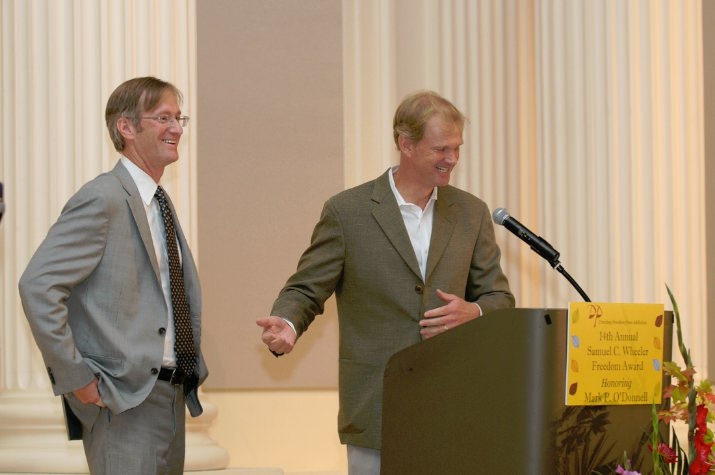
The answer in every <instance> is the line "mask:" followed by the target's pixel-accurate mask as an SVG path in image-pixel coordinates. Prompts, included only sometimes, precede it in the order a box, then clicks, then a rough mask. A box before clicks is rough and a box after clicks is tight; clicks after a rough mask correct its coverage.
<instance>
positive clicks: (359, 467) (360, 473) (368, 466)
mask: <svg viewBox="0 0 715 475" xmlns="http://www.w3.org/2000/svg"><path fill="white" fill-rule="evenodd" d="M348 475H380V451H379V450H377V449H368V448H365V447H358V446H356V445H348Z"/></svg>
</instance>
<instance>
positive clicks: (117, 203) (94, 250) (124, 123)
mask: <svg viewBox="0 0 715 475" xmlns="http://www.w3.org/2000/svg"><path fill="white" fill-rule="evenodd" d="M181 99H182V97H181V93H180V91H179V90H178V89H177V88H176V87H175V86H173V85H172V84H169V83H167V82H164V81H161V80H159V79H157V78H153V77H142V78H135V79H131V80H129V81H126V82H125V83H123V84H121V85H120V86H119V87H118V88H117V89H116V90H115V91H114V92H113V93H112V95H111V97H110V98H109V100H108V102H107V108H106V113H105V119H106V122H107V128H108V129H109V135H110V136H111V138H112V142H113V143H114V147H115V148H116V150H117V151H118V152H120V153H121V155H122V156H121V158H120V159H119V162H118V163H117V164H116V166H115V167H114V169H113V170H112V171H110V172H108V173H104V174H102V175H99V176H98V177H97V178H95V179H94V180H92V181H90V182H88V183H87V184H85V185H84V186H83V187H82V188H81V189H80V190H79V191H78V192H77V193H76V194H75V195H74V196H72V197H71V198H70V200H69V201H68V202H67V204H66V205H65V207H64V209H63V210H62V213H61V215H60V216H59V218H58V220H57V222H56V223H55V224H54V225H53V226H52V227H51V228H50V230H49V232H48V234H47V237H46V238H45V240H44V241H43V242H42V243H41V244H40V246H39V248H38V249H37V251H36V253H35V254H34V256H33V257H32V259H31V260H30V262H29V264H28V266H27V269H26V270H25V272H24V273H23V275H22V277H21V278H20V283H19V287H20V296H21V299H22V304H23V307H24V310H25V314H26V316H27V319H28V321H29V323H30V327H31V329H32V333H33V335H34V338H35V341H36V342H37V345H38V346H39V348H40V351H41V353H42V357H43V359H44V362H45V365H46V367H47V371H48V374H49V377H50V381H51V383H52V390H53V391H54V393H55V394H56V395H62V399H63V403H64V408H65V417H66V422H67V424H68V432H69V435H70V438H80V437H81V438H82V440H83V443H84V449H85V454H86V456H87V462H88V464H89V468H90V471H91V472H92V473H97V474H153V473H156V474H166V473H171V474H175V473H176V474H178V473H183V466H184V453H185V431H184V425H185V420H184V419H185V410H184V406H185V405H186V406H187V407H188V408H189V411H190V412H191V414H192V415H193V416H197V415H199V414H201V412H202V409H201V405H200V403H199V400H198V397H197V389H198V386H199V384H201V383H202V382H203V381H204V379H205V378H206V376H207V375H208V371H207V369H206V365H205V363H204V360H203V357H202V356H201V346H200V340H201V329H200V319H201V291H200V288H199V277H198V273H197V270H196V266H195V264H194V260H193V258H192V256H191V252H190V250H189V247H188V244H187V242H186V239H185V237H184V234H183V232H182V230H181V227H180V226H179V223H178V220H176V213H175V212H174V210H173V206H172V205H171V202H170V201H169V202H168V204H167V202H166V200H165V201H164V208H165V209H169V210H170V211H171V214H172V215H173V226H170V225H169V224H166V227H165V221H164V219H166V218H163V217H162V211H161V210H160V206H159V203H158V202H157V199H155V198H154V195H155V193H160V192H162V191H163V190H162V189H161V187H160V186H158V183H159V180H160V179H161V176H162V174H163V172H164V168H165V167H166V166H167V165H169V164H171V163H174V162H175V161H177V160H178V158H179V154H178V147H179V139H180V138H181V135H182V133H183V127H185V126H186V125H187V122H188V117H186V116H183V115H181V108H180V105H181ZM167 200H168V198H167ZM167 215H168V214H167ZM172 241H173V242H172ZM172 246H173V249H177V246H178V256H177V253H174V254H173V256H174V259H173V261H172V259H171V258H169V257H168V255H169V254H167V252H169V253H171V251H168V249H171V248H172ZM176 257H179V258H178V259H176ZM171 262H175V263H176V266H174V267H172V269H173V270H174V271H175V272H174V273H173V274H174V275H172V276H171V278H170V275H169V268H170V264H171ZM181 277H183V284H181V283H177V284H175V282H180V281H181V279H180V278H181ZM177 278H178V279H179V280H176V279H177ZM170 283H171V285H170ZM181 287H183V291H181V290H178V289H180V288H181ZM172 294H173V295H172ZM182 294H183V296H182ZM187 307H188V308H187ZM176 309H180V310H178V311H177V310H176ZM175 317H176V318H175ZM175 320H176V321H177V322H178V321H183V322H186V327H184V328H187V329H188V328H190V329H188V330H187V331H182V329H179V331H175V327H174V321H175ZM184 335H186V338H183V336H184ZM179 336H181V338H179ZM178 340H181V342H182V343H183V344H184V346H186V347H188V348H189V350H187V351H188V353H184V352H180V353H179V354H180V355H181V357H182V358H184V356H186V357H187V359H186V361H189V362H190V366H185V367H191V368H192V369H191V370H190V372H183V371H182V370H181V369H179V368H178V367H177V352H176V351H175V347H174V345H175V341H178ZM192 340H193V341H192ZM191 343H193V345H192V344H191ZM182 348H183V346H182ZM181 361H185V360H183V359H182V360H181Z"/></svg>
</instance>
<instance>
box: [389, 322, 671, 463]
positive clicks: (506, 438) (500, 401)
mask: <svg viewBox="0 0 715 475" xmlns="http://www.w3.org/2000/svg"><path fill="white" fill-rule="evenodd" d="M567 314H568V312H567V311H566V310H565V309H504V310H499V311H495V312H492V313H489V314H487V315H485V316H483V317H480V318H478V319H476V320H473V321H471V322H468V323H466V324H464V325H461V326H459V327H457V328H454V329H452V330H450V331H448V332H445V333H443V334H441V335H438V336H436V337H434V338H431V339H429V340H425V341H423V342H421V343H418V344H416V345H413V346H411V347H408V348H406V349H404V350H401V351H399V352H397V353H396V354H395V355H393V357H392V358H391V359H390V360H389V362H388V364H387V367H386V369H385V374H384V381H383V383H384V394H383V411H382V413H383V415H382V472H381V473H382V474H383V475H401V474H410V475H422V474H424V475H434V474H450V475H462V474H463V475H475V474H502V473H503V474H510V475H521V474H533V475H544V474H548V475H559V474H564V475H579V474H584V475H588V474H592V473H611V469H615V467H616V465H617V464H618V463H622V460H623V454H624V452H627V454H628V457H629V458H630V459H631V460H632V462H633V466H634V467H638V468H639V470H640V471H641V473H649V472H650V471H652V462H651V454H650V451H649V450H648V448H647V446H648V443H649V441H650V439H649V437H650V433H651V431H652V427H653V423H652V405H651V404H640V405H627V406H623V405H612V406H611V405H608V406H566V405H565V379H566V348H567V347H566V338H567V329H568V321H567ZM665 317H666V318H665V319H664V321H665V325H664V339H663V341H664V348H663V361H669V360H670V359H671V351H672V324H673V316H672V312H666V316H665ZM667 384H668V383H666V382H665V378H664V385H663V387H665V386H666V385H667ZM660 430H665V429H664V426H662V425H661V428H660Z"/></svg>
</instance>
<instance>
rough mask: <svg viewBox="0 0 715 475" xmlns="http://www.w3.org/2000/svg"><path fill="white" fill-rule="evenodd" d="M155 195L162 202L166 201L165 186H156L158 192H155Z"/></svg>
mask: <svg viewBox="0 0 715 475" xmlns="http://www.w3.org/2000/svg"><path fill="white" fill-rule="evenodd" d="M154 197H155V198H156V199H157V200H158V201H160V202H161V201H166V195H165V194H164V188H162V187H161V186H158V187H157V188H156V192H155V193H154Z"/></svg>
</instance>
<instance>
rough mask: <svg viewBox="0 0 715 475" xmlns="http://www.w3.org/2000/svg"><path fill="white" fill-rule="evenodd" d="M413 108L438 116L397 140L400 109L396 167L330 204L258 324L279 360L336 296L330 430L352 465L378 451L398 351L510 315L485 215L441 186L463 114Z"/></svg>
mask: <svg viewBox="0 0 715 475" xmlns="http://www.w3.org/2000/svg"><path fill="white" fill-rule="evenodd" d="M410 101H411V102H410ZM418 101H423V102H424V101H432V102H436V103H437V106H435V105H434V104H432V105H431V106H430V107H432V108H433V109H435V108H436V109H437V112H434V113H432V114H431V115H429V114H427V117H426V119H425V120H424V121H423V123H422V124H421V125H420V126H418V127H417V128H418V130H417V131H415V132H414V133H413V134H412V135H410V134H409V133H408V132H403V131H401V130H399V123H402V122H403V121H401V120H400V119H399V117H400V114H401V113H402V109H404V107H402V106H401V108H398V112H397V113H396V129H395V130H396V137H395V138H396V142H397V144H398V147H399V149H400V152H401V154H400V165H399V167H395V168H392V169H390V170H388V171H387V172H386V173H384V174H383V175H382V176H380V177H379V178H377V179H375V180H373V181H370V182H368V183H365V184H363V185H360V186H357V187H355V188H352V189H349V190H346V191H344V192H342V193H339V194H337V195H336V196H334V197H332V198H331V199H329V200H328V201H327V202H326V204H325V206H324V208H323V212H322V215H321V218H320V221H319V222H318V224H317V225H316V227H315V230H314V232H313V236H312V240H311V244H310V247H309V248H308V249H307V250H306V251H305V252H304V254H303V256H302V257H301V259H300V261H299V264H298V269H297V272H296V273H295V274H294V275H293V276H292V277H291V278H290V279H289V280H288V281H287V283H286V284H285V286H284V288H283V290H282V291H281V292H280V294H279V296H278V298H277V300H276V301H275V303H274V305H273V308H272V310H271V316H270V317H267V318H263V319H259V320H258V321H257V323H258V324H259V325H260V326H262V327H263V336H262V338H263V341H264V342H265V343H266V344H267V345H268V347H269V349H270V350H271V351H273V352H274V353H277V354H281V353H287V352H289V351H291V349H292V348H293V345H294V343H295V339H296V337H299V336H300V335H301V334H302V333H303V332H304V331H306V330H307V328H308V325H310V323H311V322H312V321H313V319H314V317H315V316H316V315H318V314H321V313H322V312H323V304H324V302H325V301H326V299H328V297H330V295H332V293H333V292H335V294H336V297H337V307H338V315H339V329H340V330H339V331H340V350H339V352H340V362H339V371H340V382H339V398H340V409H339V415H338V431H339V434H340V439H341V441H342V443H344V444H348V458H349V459H350V453H351V452H350V447H351V446H355V447H364V448H369V449H377V450H379V448H380V443H381V440H380V437H381V406H382V377H383V372H384V369H385V365H386V363H387V360H388V359H389V358H390V357H391V356H392V355H393V354H394V353H395V352H396V351H399V350H400V349H402V348H405V347H407V346H409V345H412V344H414V343H417V342H419V341H421V340H422V339H423V338H429V337H431V336H434V335H436V334H439V333H441V332H443V331H446V330H448V329H449V328H452V327H454V326H456V325H460V324H462V323H464V322H466V321H468V320H471V319H474V318H476V317H477V316H479V315H481V314H483V313H487V312H490V311H492V310H495V309H498V308H504V307H512V306H513V305H514V297H513V295H512V294H511V292H510V290H509V285H508V282H507V279H506V277H505V276H504V274H503V272H502V270H501V267H500V264H499V260H500V251H499V248H498V247H497V244H496V242H495V238H494V229H493V225H492V222H491V217H490V214H489V210H488V208H487V205H486V204H485V203H484V202H483V201H481V200H480V199H478V198H477V197H475V196H473V195H471V194H469V193H467V192H464V191H461V190H459V189H457V188H454V187H452V186H449V185H448V181H449V172H450V171H451V169H452V168H453V167H454V165H456V162H457V159H458V155H459V153H458V152H459V146H461V144H462V139H461V136H462V124H463V120H462V119H463V118H462V116H461V113H459V112H458V111H456V109H455V108H454V106H452V105H451V104H450V103H448V102H447V101H446V100H444V99H442V98H441V97H439V96H436V94H434V93H430V94H427V93H419V94H416V95H414V97H413V96H410V97H408V99H406V100H405V102H404V103H403V104H405V103H409V106H410V107H412V108H413V109H414V108H419V107H421V106H420V104H417V106H415V105H414V104H412V103H414V102H418ZM445 103H446V104H445ZM425 107H426V106H425ZM440 107H441V109H440ZM444 109H446V111H445V110H444ZM416 115H419V114H416ZM422 115H425V114H422ZM413 122H414V121H413ZM391 175H392V176H391ZM405 213H407V214H409V213H412V214H415V215H416V216H418V219H419V220H421V221H415V220H413V219H412V218H410V217H409V216H408V217H405ZM425 214H426V215H428V217H427V219H428V220H429V221H430V222H431V234H429V236H427V240H428V242H425V241H424V237H425V236H424V235H420V229H419V227H420V226H422V225H427V224H429V223H426V222H425V221H424V216H423V215H425ZM416 224H417V225H416ZM408 229H410V230H409V231H408ZM427 250H428V253H427ZM425 254H426V255H427V256H428V257H427V258H426V259H425V258H424V255H425ZM420 256H421V257H422V262H420ZM291 327H292V328H291ZM349 464H351V462H350V460H349ZM351 467H352V464H351ZM378 470H379V469H378ZM351 473H376V472H368V471H361V472H358V471H357V470H356V471H355V472H353V471H352V468H351Z"/></svg>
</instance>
